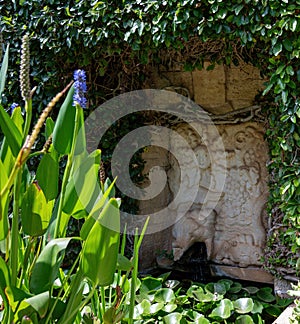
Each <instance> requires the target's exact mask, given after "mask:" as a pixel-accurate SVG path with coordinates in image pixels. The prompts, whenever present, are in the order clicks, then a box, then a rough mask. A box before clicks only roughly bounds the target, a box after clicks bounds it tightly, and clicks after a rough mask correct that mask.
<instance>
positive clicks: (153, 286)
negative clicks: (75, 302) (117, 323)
mask: <svg viewBox="0 0 300 324" xmlns="http://www.w3.org/2000/svg"><path fill="white" fill-rule="evenodd" d="M166 279H167V276H163V277H159V278H152V277H145V278H143V279H142V280H141V284H140V287H139V290H138V291H137V295H136V303H137V304H136V306H135V313H134V318H135V319H136V323H156V322H157V321H160V322H162V323H200V324H207V323H264V320H266V319H267V318H269V319H272V318H273V319H274V318H276V317H278V316H279V314H280V313H281V312H282V311H283V310H284V308H285V307H286V306H287V305H288V304H290V303H291V301H292V300H291V299H286V300H283V299H281V300H280V299H277V298H275V296H274V295H273V292H272V288H270V287H264V288H257V287H254V286H245V285H242V284H240V283H239V282H233V281H232V280H228V279H221V280H219V281H218V282H215V283H213V282H211V283H208V284H201V283H191V285H190V286H189V287H188V288H186V287H185V286H183V284H182V283H180V282H179V281H177V280H166ZM125 319H126V317H125Z"/></svg>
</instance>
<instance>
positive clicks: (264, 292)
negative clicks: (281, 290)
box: [257, 287, 276, 303]
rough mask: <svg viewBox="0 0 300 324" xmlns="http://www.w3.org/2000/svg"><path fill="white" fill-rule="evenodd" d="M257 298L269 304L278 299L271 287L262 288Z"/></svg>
mask: <svg viewBox="0 0 300 324" xmlns="http://www.w3.org/2000/svg"><path fill="white" fill-rule="evenodd" d="M257 297H258V298H259V299H261V300H262V301H264V302H267V303H271V302H273V301H274V300H275V299H276V298H275V296H274V295H273V293H272V288H270V287H264V288H260V289H259V291H258V292H257Z"/></svg>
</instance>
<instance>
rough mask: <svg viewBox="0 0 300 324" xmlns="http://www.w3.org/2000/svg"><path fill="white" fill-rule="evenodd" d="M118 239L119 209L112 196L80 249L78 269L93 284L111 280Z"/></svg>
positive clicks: (115, 263) (115, 261)
mask: <svg viewBox="0 0 300 324" xmlns="http://www.w3.org/2000/svg"><path fill="white" fill-rule="evenodd" d="M119 240H120V211H119V205H118V202H117V200H116V199H114V198H112V199H110V200H109V202H108V203H107V204H106V205H105V207H104V208H103V210H102V211H101V213H100V215H99V217H98V219H97V221H96V222H95V223H94V225H93V227H92V228H91V230H90V232H89V234H88V236H87V238H86V241H85V242H84V245H83V249H82V257H81V260H80V269H81V271H82V273H83V274H84V275H85V276H86V277H87V278H89V279H90V280H91V281H92V282H93V283H94V284H99V285H100V286H107V285H109V284H111V283H112V282H113V279H114V273H115V271H116V267H117V258H118V251H119Z"/></svg>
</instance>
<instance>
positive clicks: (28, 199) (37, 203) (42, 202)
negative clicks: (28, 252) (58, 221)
mask: <svg viewBox="0 0 300 324" xmlns="http://www.w3.org/2000/svg"><path fill="white" fill-rule="evenodd" d="M53 205H54V201H50V202H47V201H46V198H45V195H44V193H43V191H42V190H41V188H39V186H38V184H37V183H32V184H31V185H30V186H29V187H28V189H27V191H26V192H25V195H24V197H23V200H22V205H21V206H22V208H21V210H22V212H21V219H22V226H23V231H24V233H25V234H28V235H30V236H40V235H43V234H44V233H45V232H46V230H47V228H48V226H49V222H50V219H51V215H52V209H53Z"/></svg>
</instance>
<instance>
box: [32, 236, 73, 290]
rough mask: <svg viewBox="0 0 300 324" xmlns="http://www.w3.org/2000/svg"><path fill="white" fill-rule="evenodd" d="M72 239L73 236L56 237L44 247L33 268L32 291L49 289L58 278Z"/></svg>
mask: <svg viewBox="0 0 300 324" xmlns="http://www.w3.org/2000/svg"><path fill="white" fill-rule="evenodd" d="M71 239H72V237H68V238H59V239H54V240H52V241H50V242H49V243H48V244H47V245H46V246H45V247H44V249H43V250H42V252H41V254H40V255H39V257H38V259H37V261H36V263H35V265H34V267H33V270H32V275H31V278H30V282H29V286H30V291H32V292H33V293H35V294H40V293H42V292H44V291H47V290H49V288H50V287H51V285H52V284H53V282H54V280H55V279H56V278H57V274H58V269H59V267H60V265H61V262H62V260H63V257H64V252H65V250H66V248H67V245H68V244H69V242H70V241H71Z"/></svg>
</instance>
